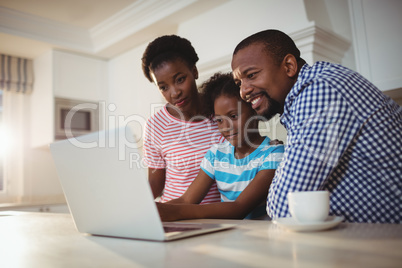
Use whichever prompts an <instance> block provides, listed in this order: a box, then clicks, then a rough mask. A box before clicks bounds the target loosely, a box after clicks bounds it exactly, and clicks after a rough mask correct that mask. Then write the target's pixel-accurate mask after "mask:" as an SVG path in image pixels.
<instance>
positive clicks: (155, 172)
mask: <svg viewBox="0 0 402 268" xmlns="http://www.w3.org/2000/svg"><path fill="white" fill-rule="evenodd" d="M165 175H166V171H165V169H155V168H148V181H149V184H150V185H151V189H152V194H153V195H154V198H157V197H158V196H160V195H161V194H162V191H163V189H164V188H165V179H166V177H165Z"/></svg>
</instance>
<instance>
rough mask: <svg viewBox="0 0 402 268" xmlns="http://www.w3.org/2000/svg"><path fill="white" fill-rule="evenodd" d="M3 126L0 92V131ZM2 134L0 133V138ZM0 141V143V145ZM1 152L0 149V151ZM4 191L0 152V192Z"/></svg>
mask: <svg viewBox="0 0 402 268" xmlns="http://www.w3.org/2000/svg"><path fill="white" fill-rule="evenodd" d="M2 126H3V91H2V90H0V131H1V129H2ZM1 136H2V134H1V133H0V138H1ZM1 142H2V141H0V144H1ZM0 150H1V149H0ZM2 190H4V169H3V155H2V153H1V152H0V191H2Z"/></svg>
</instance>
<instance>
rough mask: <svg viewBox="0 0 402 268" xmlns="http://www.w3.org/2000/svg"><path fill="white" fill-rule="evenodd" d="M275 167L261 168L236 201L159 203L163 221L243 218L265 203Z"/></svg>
mask: <svg viewBox="0 0 402 268" xmlns="http://www.w3.org/2000/svg"><path fill="white" fill-rule="evenodd" d="M274 175H275V170H274V169H267V170H261V171H260V172H258V173H257V175H256V176H255V177H254V179H253V180H252V181H251V182H250V184H249V185H248V186H247V187H246V188H245V189H244V190H243V192H242V193H241V194H240V195H239V197H238V198H237V199H236V200H235V201H234V202H220V203H212V204H204V205H198V204H166V203H164V204H157V205H158V209H159V213H160V215H161V218H162V221H175V220H184V219H202V218H210V219H213V218H215V219H217V218H219V219H243V218H244V217H245V216H247V214H248V213H250V212H251V211H252V210H253V209H254V208H256V207H258V206H259V205H261V204H265V202H266V200H267V195H268V190H269V186H270V184H271V182H272V179H273V177H274Z"/></svg>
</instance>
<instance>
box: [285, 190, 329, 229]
mask: <svg viewBox="0 0 402 268" xmlns="http://www.w3.org/2000/svg"><path fill="white" fill-rule="evenodd" d="M288 204H289V210H290V214H291V215H292V217H293V218H295V219H296V220H297V221H298V222H322V221H325V220H326V219H327V218H328V213H329V192H328V191H305V192H293V193H288Z"/></svg>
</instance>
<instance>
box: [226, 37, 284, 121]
mask: <svg viewBox="0 0 402 268" xmlns="http://www.w3.org/2000/svg"><path fill="white" fill-rule="evenodd" d="M232 70H233V78H234V80H235V82H236V84H237V85H239V87H240V95H241V97H242V99H244V100H245V101H247V102H251V104H252V107H253V109H254V110H255V111H256V112H257V114H258V115H261V116H264V117H265V118H266V119H267V120H269V119H270V118H272V117H273V116H274V115H275V114H277V113H282V112H283V107H284V103H285V98H286V95H287V94H288V92H289V91H290V89H291V87H292V85H291V84H290V83H289V82H290V81H289V77H288V76H287V74H286V68H285V66H284V63H281V64H280V65H278V64H276V63H275V61H274V60H273V58H272V56H271V55H269V54H268V53H267V52H266V51H265V50H264V45H263V44H261V43H255V44H252V45H250V46H248V47H245V48H243V49H241V50H239V51H238V52H237V53H236V54H235V55H234V56H233V59H232Z"/></svg>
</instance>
